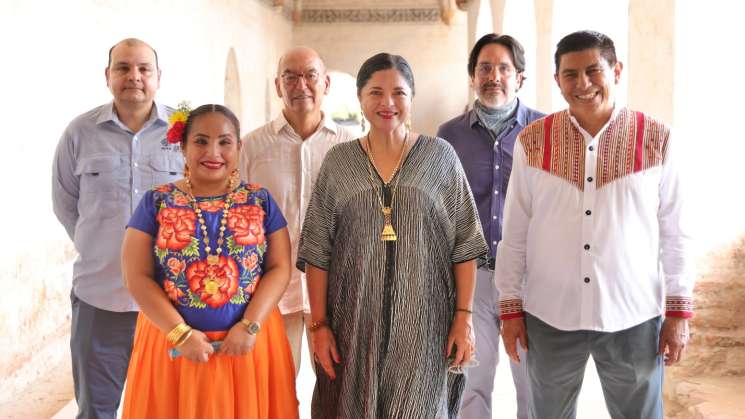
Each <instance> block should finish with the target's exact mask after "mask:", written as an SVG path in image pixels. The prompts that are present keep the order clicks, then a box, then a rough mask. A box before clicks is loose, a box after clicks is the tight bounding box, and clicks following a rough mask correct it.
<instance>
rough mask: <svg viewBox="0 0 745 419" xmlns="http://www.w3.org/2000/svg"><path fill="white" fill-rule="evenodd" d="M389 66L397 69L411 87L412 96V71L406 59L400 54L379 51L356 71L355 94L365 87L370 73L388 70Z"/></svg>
mask: <svg viewBox="0 0 745 419" xmlns="http://www.w3.org/2000/svg"><path fill="white" fill-rule="evenodd" d="M391 68H393V69H395V70H396V71H398V74H400V75H401V77H403V78H404V80H406V84H408V85H409V88H410V89H411V95H412V96H414V73H413V72H412V71H411V66H409V63H408V62H407V61H406V59H405V58H404V57H402V56H400V55H394V54H388V53H387V52H381V53H378V54H375V55H373V56H372V57H370V58H368V59H367V60H366V61H365V62H364V63H362V67H360V70H359V71H358V72H357V95H359V94H360V92H361V91H362V88H363V87H365V85H366V84H367V82H368V81H369V80H370V78H371V77H372V75H373V74H374V73H376V72H378V71H381V70H390V69H391Z"/></svg>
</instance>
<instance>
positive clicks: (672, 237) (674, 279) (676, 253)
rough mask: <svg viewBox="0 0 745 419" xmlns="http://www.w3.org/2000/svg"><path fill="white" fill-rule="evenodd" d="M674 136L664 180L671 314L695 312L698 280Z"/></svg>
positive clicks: (664, 250)
mask: <svg viewBox="0 0 745 419" xmlns="http://www.w3.org/2000/svg"><path fill="white" fill-rule="evenodd" d="M676 149H677V147H676V144H675V141H673V139H672V135H671V136H670V138H668V140H667V147H666V152H665V156H664V160H663V164H662V179H661V181H660V191H659V193H660V195H659V197H660V208H659V211H658V213H657V218H658V222H659V226H660V261H661V264H662V272H663V274H664V280H665V290H666V296H667V306H668V307H667V309H666V311H667V312H668V313H670V312H672V313H674V315H675V314H677V315H682V316H685V317H687V316H686V314H687V313H692V310H693V307H692V296H693V285H694V280H695V273H694V258H693V254H692V240H691V230H690V229H691V227H692V226H691V220H690V211H689V210H688V203H687V202H686V196H685V195H686V194H685V187H686V185H685V182H684V181H683V180H682V179H685V176H682V170H681V169H682V165H681V164H680V162H679V161H678V156H679V155H678V154H677V151H676Z"/></svg>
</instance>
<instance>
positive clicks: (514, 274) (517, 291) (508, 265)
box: [494, 136, 532, 314]
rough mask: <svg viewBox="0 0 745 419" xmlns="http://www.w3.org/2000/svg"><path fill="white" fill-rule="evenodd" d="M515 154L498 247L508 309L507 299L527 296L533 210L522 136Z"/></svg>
mask: <svg viewBox="0 0 745 419" xmlns="http://www.w3.org/2000/svg"><path fill="white" fill-rule="evenodd" d="M513 156H514V157H513V161H512V173H511V174H510V182H509V185H508V186H507V196H506V198H505V205H504V214H503V215H504V226H503V229H502V241H500V242H499V245H498V246H497V256H496V263H495V271H494V279H495V282H496V286H497V289H498V290H499V300H500V305H501V306H503V307H502V308H504V305H503V304H502V303H503V302H505V301H515V300H520V302H522V299H523V278H524V277H525V270H526V260H525V254H526V246H527V236H528V228H529V225H530V218H531V212H532V194H531V190H530V182H529V179H528V170H529V167H528V162H527V155H526V153H525V149H524V147H523V145H522V142H521V141H520V137H519V136H518V140H517V141H515V149H514V151H513ZM513 308H514V307H513ZM502 311H504V310H502ZM520 311H522V306H520ZM503 314H504V313H503Z"/></svg>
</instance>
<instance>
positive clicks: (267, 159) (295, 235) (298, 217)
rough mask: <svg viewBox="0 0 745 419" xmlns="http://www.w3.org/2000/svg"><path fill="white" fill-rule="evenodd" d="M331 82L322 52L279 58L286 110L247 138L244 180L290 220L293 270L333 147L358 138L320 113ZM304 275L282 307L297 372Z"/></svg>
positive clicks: (295, 275)
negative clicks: (261, 189) (264, 193)
mask: <svg viewBox="0 0 745 419" xmlns="http://www.w3.org/2000/svg"><path fill="white" fill-rule="evenodd" d="M330 83H331V80H330V78H329V76H328V75H327V74H326V67H325V65H324V64H323V61H322V60H321V58H320V57H319V56H318V53H317V52H316V51H314V50H312V49H310V48H306V47H297V48H293V49H291V50H290V51H288V52H287V53H285V54H284V55H283V56H282V58H280V60H279V65H278V68H277V77H276V78H275V79H274V85H275V87H276V89H277V95H279V97H280V98H282V101H283V102H284V107H283V109H282V112H281V113H280V114H279V115H278V116H277V118H275V119H274V120H273V121H271V122H269V123H267V124H266V125H264V126H262V127H259V128H257V129H256V130H254V131H253V132H250V133H249V134H248V135H246V136H245V138H244V139H243V148H242V150H241V163H240V167H241V176H242V177H243V178H244V179H245V180H247V181H248V182H252V183H258V184H260V185H262V186H264V187H266V188H267V189H268V190H269V192H270V193H271V194H272V197H273V198H274V199H275V200H276V201H277V204H278V205H279V207H280V209H281V210H282V214H284V216H285V218H286V219H287V228H288V230H289V232H290V241H291V242H292V266H295V260H296V259H297V242H298V240H299V239H300V230H301V228H302V226H303V219H305V210H306V208H307V207H308V202H309V201H310V196H311V192H312V191H313V185H314V184H315V181H316V178H317V177H318V172H319V171H320V170H321V163H322V162H323V158H324V157H325V156H326V152H328V150H329V149H331V147H333V146H334V145H336V144H338V143H340V142H343V141H348V140H351V139H353V137H354V136H353V134H352V133H351V132H350V131H349V130H346V129H344V128H342V127H340V126H338V125H337V124H336V123H335V122H334V121H333V120H332V119H331V116H330V115H326V114H324V113H323V112H322V111H321V104H322V102H323V98H324V96H325V95H326V94H327V93H328V90H329V86H330ZM304 283H305V274H304V273H302V272H300V271H299V270H298V269H297V268H293V269H292V277H291V278H290V284H289V285H288V287H287V291H285V294H284V296H282V299H281V300H280V302H279V309H280V311H281V312H282V318H283V319H284V323H285V330H286V332H287V338H288V339H289V341H290V348H291V349H292V357H293V360H294V361H295V372H296V373H297V372H298V370H299V368H300V353H301V351H300V349H301V345H302V338H303V330H304V329H305V327H306V326H308V324H307V323H308V322H309V321H310V306H309V304H308V293H307V291H306V288H305V284H304Z"/></svg>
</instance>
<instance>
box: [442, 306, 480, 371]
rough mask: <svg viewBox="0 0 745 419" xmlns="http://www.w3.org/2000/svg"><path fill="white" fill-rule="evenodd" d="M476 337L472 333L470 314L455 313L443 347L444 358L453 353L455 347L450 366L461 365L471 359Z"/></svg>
mask: <svg viewBox="0 0 745 419" xmlns="http://www.w3.org/2000/svg"><path fill="white" fill-rule="evenodd" d="M475 342H476V337H475V335H474V333H473V318H472V315H471V313H466V312H464V311H456V312H455V317H453V322H452V323H451V324H450V333H449V334H448V341H447V345H446V347H445V357H446V358H447V357H449V356H450V355H451V354H452V353H453V345H455V357H454V359H453V360H452V361H451V365H453V366H455V365H463V364H464V363H468V362H470V361H471V358H473V353H474V349H475Z"/></svg>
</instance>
